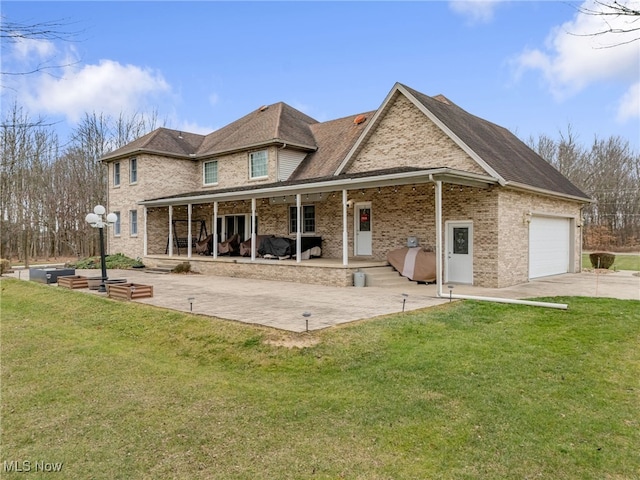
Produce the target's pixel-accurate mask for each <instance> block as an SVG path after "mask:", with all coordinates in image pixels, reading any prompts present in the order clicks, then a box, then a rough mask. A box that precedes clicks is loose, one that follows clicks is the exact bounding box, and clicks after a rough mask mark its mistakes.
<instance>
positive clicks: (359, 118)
mask: <svg viewBox="0 0 640 480" xmlns="http://www.w3.org/2000/svg"><path fill="white" fill-rule="evenodd" d="M366 119H367V117H366V116H365V115H358V116H357V117H356V118H354V119H353V123H355V124H356V125H360V124H361V123H364V121H365V120H366Z"/></svg>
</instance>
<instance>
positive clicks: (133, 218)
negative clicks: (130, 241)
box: [129, 210, 138, 237]
mask: <svg viewBox="0 0 640 480" xmlns="http://www.w3.org/2000/svg"><path fill="white" fill-rule="evenodd" d="M129 233H130V235H131V236H132V237H134V236H136V235H138V211H137V210H129Z"/></svg>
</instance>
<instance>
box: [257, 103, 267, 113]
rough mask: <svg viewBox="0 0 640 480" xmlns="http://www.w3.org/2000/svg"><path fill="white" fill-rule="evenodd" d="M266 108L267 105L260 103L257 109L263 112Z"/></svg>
mask: <svg viewBox="0 0 640 480" xmlns="http://www.w3.org/2000/svg"><path fill="white" fill-rule="evenodd" d="M267 108H269V105H262V106H261V107H260V108H259V109H258V110H260V111H261V112H264V111H265V110H266V109H267Z"/></svg>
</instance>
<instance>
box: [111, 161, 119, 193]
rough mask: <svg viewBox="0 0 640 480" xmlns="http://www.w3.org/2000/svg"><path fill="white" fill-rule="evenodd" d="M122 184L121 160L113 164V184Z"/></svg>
mask: <svg viewBox="0 0 640 480" xmlns="http://www.w3.org/2000/svg"><path fill="white" fill-rule="evenodd" d="M119 185H120V162H115V163H114V164H113V186H114V187H117V186H119Z"/></svg>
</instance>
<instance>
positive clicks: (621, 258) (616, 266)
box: [582, 253, 640, 272]
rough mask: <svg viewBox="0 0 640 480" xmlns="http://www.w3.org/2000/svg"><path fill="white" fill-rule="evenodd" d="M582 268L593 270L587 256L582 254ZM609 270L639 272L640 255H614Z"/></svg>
mask: <svg viewBox="0 0 640 480" xmlns="http://www.w3.org/2000/svg"><path fill="white" fill-rule="evenodd" d="M582 268H593V266H592V265H591V260H589V254H588V253H583V254H582ZM610 270H635V271H636V272H640V255H634V254H628V253H626V254H619V253H617V254H616V260H615V262H613V266H612V267H611V268H610Z"/></svg>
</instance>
